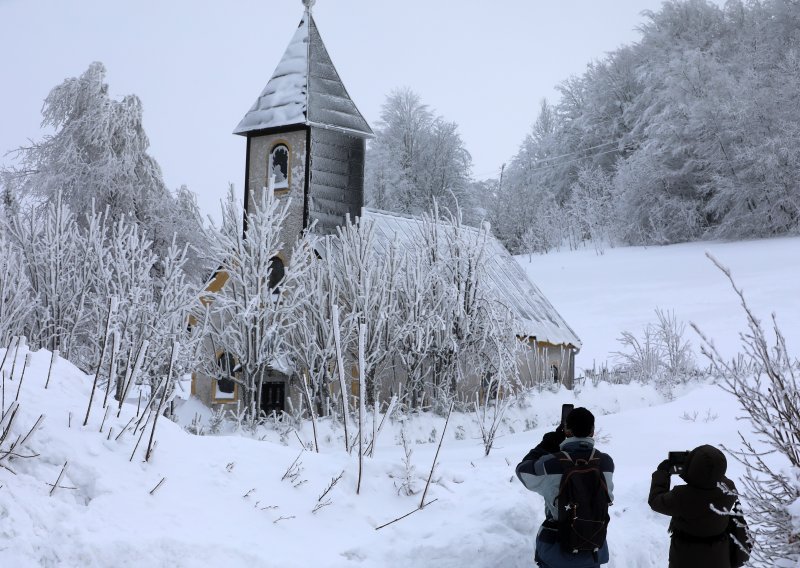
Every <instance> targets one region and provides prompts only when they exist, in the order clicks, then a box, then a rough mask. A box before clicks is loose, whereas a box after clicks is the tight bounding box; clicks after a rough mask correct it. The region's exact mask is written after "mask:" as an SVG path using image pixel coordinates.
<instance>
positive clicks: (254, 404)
mask: <svg viewBox="0 0 800 568" xmlns="http://www.w3.org/2000/svg"><path fill="white" fill-rule="evenodd" d="M289 204H290V202H289V201H288V200H284V201H280V200H278V199H276V198H275V196H274V195H273V192H272V191H270V190H269V189H266V188H265V190H264V191H261V192H259V193H258V194H257V198H256V199H255V200H254V202H253V203H252V204H251V207H250V209H249V210H248V211H247V213H246V214H243V213H242V210H241V207H240V206H239V200H238V199H237V198H236V196H235V195H234V193H233V189H232V188H231V191H230V192H229V194H228V199H227V200H226V202H225V203H224V206H223V210H222V224H221V226H220V228H219V229H218V230H217V229H216V228H212V229H211V230H209V233H210V234H209V236H208V240H209V242H210V243H211V247H210V249H211V252H212V256H213V257H214V258H216V259H217V265H218V266H219V268H218V270H217V273H216V278H221V279H222V282H223V283H224V285H223V286H221V287H220V288H218V289H216V290H215V291H206V293H205V295H204V299H203V304H204V307H203V308H199V309H198V310H197V311H196V313H195V317H196V320H197V324H198V325H197V327H198V329H200V330H201V331H200V333H201V336H202V337H203V341H204V342H205V344H206V351H208V347H209V346H210V349H211V351H212V352H213V356H209V353H208V352H206V353H205V356H204V357H202V358H201V360H200V363H199V365H200V367H199V370H201V371H202V372H203V373H204V374H205V375H207V376H209V377H214V378H217V379H219V380H221V379H229V380H232V381H234V382H235V383H237V384H238V385H239V387H240V390H239V392H240V393H241V400H242V403H243V409H242V410H243V412H244V413H245V414H246V417H247V420H249V421H251V422H255V421H257V420H258V418H259V416H258V412H259V411H258V405H259V401H260V400H261V390H262V387H263V383H264V381H265V380H267V374H268V373H269V372H270V370H271V369H272V368H274V367H278V366H283V365H285V361H286V360H287V356H288V354H289V347H288V338H289V333H288V332H289V330H290V328H291V326H293V325H296V323H297V322H296V321H295V319H294V311H295V309H296V307H297V305H298V304H299V303H300V299H299V298H298V294H302V293H304V289H303V287H302V286H300V285H299V283H300V282H301V281H302V280H303V279H305V278H306V277H307V275H308V270H309V262H308V259H309V258H310V257H311V256H313V249H312V244H311V243H310V242H309V241H308V240H307V238H305V237H304V238H301V239H300V240H298V241H297V242H296V243H294V245H293V247H292V249H291V250H292V257H291V261H290V262H289V263H288V264H287V266H286V270H285V274H284V276H283V278H281V279H280V280H277V278H276V275H273V270H274V266H275V265H274V258H275V257H276V256H277V254H278V252H279V251H281V250H282V249H283V246H284V243H283V242H282V240H281V227H282V224H283V222H284V220H285V219H286V217H287V215H288V211H289V209H288V208H289ZM245 223H246V224H245ZM245 226H246V227H247V229H246V230H245V228H244V227H245ZM276 280H277V281H276ZM222 354H226V357H227V358H226V359H225V360H224V361H225V362H226V363H227V364H223V365H220V363H219V362H218V360H217V357H218V356H220V355H222ZM228 358H229V359H228ZM229 367H230V368H229ZM234 368H235V369H236V372H235V373H234V372H233V371H234ZM279 368H280V367H279Z"/></svg>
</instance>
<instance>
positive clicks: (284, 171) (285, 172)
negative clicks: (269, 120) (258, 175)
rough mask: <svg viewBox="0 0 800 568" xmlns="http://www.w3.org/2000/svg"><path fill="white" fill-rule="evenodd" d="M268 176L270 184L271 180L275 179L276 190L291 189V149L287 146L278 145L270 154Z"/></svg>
mask: <svg viewBox="0 0 800 568" xmlns="http://www.w3.org/2000/svg"><path fill="white" fill-rule="evenodd" d="M267 176H268V178H267V182H269V178H274V180H275V189H287V188H288V187H289V148H287V147H286V144H276V145H275V146H274V147H273V148H272V151H271V152H270V153H269V167H268V168H267ZM267 185H269V184H267Z"/></svg>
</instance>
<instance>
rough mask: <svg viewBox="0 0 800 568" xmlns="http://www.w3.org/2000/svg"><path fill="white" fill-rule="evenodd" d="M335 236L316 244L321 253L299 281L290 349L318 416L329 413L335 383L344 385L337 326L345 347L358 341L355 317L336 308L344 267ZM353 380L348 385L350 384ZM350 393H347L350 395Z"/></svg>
mask: <svg viewBox="0 0 800 568" xmlns="http://www.w3.org/2000/svg"><path fill="white" fill-rule="evenodd" d="M334 239H335V237H334V236H332V235H331V236H327V237H323V238H322V239H320V240H319V241H317V242H315V243H314V250H315V251H317V252H318V253H320V255H319V258H317V256H316V254H314V255H313V256H312V257H309V258H308V259H307V262H308V264H309V268H308V271H307V272H306V274H305V277H304V278H303V279H301V280H298V282H297V286H298V287H299V289H300V291H299V292H298V294H297V298H298V300H299V301H298V304H297V305H296V306H295V309H294V310H293V316H292V317H293V320H294V324H293V325H292V326H291V328H290V329H289V335H288V347H289V351H290V353H291V357H292V360H293V361H294V365H295V367H296V368H297V369H298V372H299V373H300V374H301V380H307V381H308V382H309V385H308V388H309V393H310V398H311V400H312V401H313V403H314V404H315V406H316V413H317V415H321V416H324V415H325V414H327V409H328V406H327V404H326V398H327V397H329V395H330V390H329V389H330V386H331V384H332V383H334V382H335V383H336V384H342V383H341V381H340V380H339V379H340V378H339V377H338V373H339V369H338V365H337V360H336V357H337V353H336V338H335V333H336V329H335V327H337V326H338V331H339V338H340V342H341V345H344V346H348V347H349V346H350V345H352V344H353V342H354V341H355V333H356V330H355V321H356V318H355V315H354V314H353V313H348V314H347V315H346V317H344V318H342V317H338V321H337V316H338V314H337V313H336V306H338V304H339V302H340V301H341V299H340V294H339V288H338V285H337V282H338V281H339V278H337V276H336V272H337V270H341V269H342V267H340V266H338V265H337V264H336V259H337V252H336V249H335V247H334V244H333V240H334ZM349 382H350V380H349V378H348V379H347V380H346V381H345V382H344V384H349ZM348 395H349V392H346V393H345V396H348Z"/></svg>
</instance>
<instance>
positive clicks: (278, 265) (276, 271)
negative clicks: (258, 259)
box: [268, 256, 285, 292]
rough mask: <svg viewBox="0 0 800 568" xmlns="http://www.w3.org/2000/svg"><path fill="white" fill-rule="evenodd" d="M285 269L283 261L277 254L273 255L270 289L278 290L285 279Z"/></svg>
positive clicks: (270, 262) (270, 266)
mask: <svg viewBox="0 0 800 568" xmlns="http://www.w3.org/2000/svg"><path fill="white" fill-rule="evenodd" d="M284 274H285V270H284V268H283V261H282V260H281V259H280V258H278V257H277V256H273V257H272V258H271V259H270V261H269V281H268V285H269V289H270V290H273V291H275V292H278V291H279V290H278V286H279V285H280V283H281V281H282V280H283V276H284Z"/></svg>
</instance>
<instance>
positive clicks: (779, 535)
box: [695, 258, 800, 568]
mask: <svg viewBox="0 0 800 568" xmlns="http://www.w3.org/2000/svg"><path fill="white" fill-rule="evenodd" d="M711 260H712V261H713V262H714V264H715V265H716V266H717V267H718V268H719V269H720V270H722V272H723V273H724V274H725V275H726V276H727V278H728V279H729V280H730V283H731V285H732V287H733V289H734V292H735V293H736V295H737V296H738V298H739V301H740V304H741V307H742V309H743V311H744V314H745V317H746V321H747V331H746V332H743V333H742V334H740V335H741V346H742V353H741V355H740V356H739V357H738V358H736V359H734V360H732V361H728V360H726V359H725V358H723V357H722V356H721V355H720V353H719V352H718V351H717V349H716V348H715V347H714V343H713V340H712V339H710V338H707V337H706V336H705V335H703V333H702V332H701V331H700V330H699V329H698V328H697V327H695V330H696V331H697V332H698V333H699V334H700V336H701V337H702V338H703V340H704V342H705V345H704V347H703V352H704V354H705V355H706V356H708V358H709V359H710V361H711V364H712V369H713V370H714V371H715V372H716V374H717V376H718V377H719V379H720V381H721V385H720V386H722V388H723V389H725V390H726V391H728V392H729V393H731V394H732V395H734V396H735V397H736V399H737V400H738V401H739V405H740V408H741V409H742V410H743V411H744V413H745V415H744V418H745V419H746V421H745V424H747V425H748V427H749V431H746V432H744V433H743V432H740V433H739V437H740V439H741V443H742V446H741V448H739V449H733V448H726V449H727V450H728V452H729V453H730V454H732V455H733V456H734V457H735V458H736V459H737V460H739V461H740V462H741V463H742V464H743V465H744V466H745V468H746V474H745V475H744V478H743V479H742V482H743V483H742V485H743V490H742V497H743V501H744V505H745V515H746V517H747V519H748V522H749V525H750V533H751V535H750V536H751V538H754V539H755V548H754V550H753V551H752V556H751V564H752V565H753V566H758V567H763V568H766V567H773V566H778V567H782V566H786V567H789V566H797V565H798V563H800V361H798V359H797V357H795V356H793V355H792V354H791V352H790V351H789V348H788V346H787V344H786V339H785V337H784V335H783V333H782V332H781V329H780V327H779V325H778V321H777V317H776V316H775V314H773V316H772V322H771V328H772V329H771V333H769V332H768V331H767V330H766V329H765V327H764V325H763V324H762V322H761V321H760V319H759V318H758V317H757V316H756V315H755V313H754V312H753V311H752V309H751V308H750V306H749V305H748V303H747V301H746V299H745V296H744V293H743V292H742V290H741V289H740V288H738V287H737V285H736V283H735V281H734V279H733V276H732V274H731V271H730V269H728V268H726V267H724V266H722V265H721V264H720V263H719V262H718V261H717V260H715V259H713V258H711ZM770 336H772V338H770Z"/></svg>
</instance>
